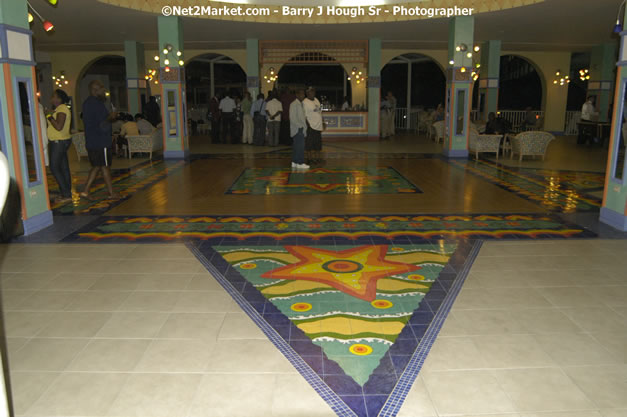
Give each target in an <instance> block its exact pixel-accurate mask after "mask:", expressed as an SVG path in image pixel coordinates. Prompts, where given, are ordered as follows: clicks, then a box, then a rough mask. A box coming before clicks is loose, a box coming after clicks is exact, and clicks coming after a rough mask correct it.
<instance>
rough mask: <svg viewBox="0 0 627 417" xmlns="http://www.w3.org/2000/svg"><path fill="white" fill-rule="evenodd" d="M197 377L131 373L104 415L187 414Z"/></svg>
mask: <svg viewBox="0 0 627 417" xmlns="http://www.w3.org/2000/svg"><path fill="white" fill-rule="evenodd" d="M200 379H201V375H199V374H191V375H190V374H131V375H130V376H129V378H128V380H127V381H126V384H125V385H124V386H123V387H122V390H121V391H120V394H119V395H118V397H117V399H115V401H114V402H113V404H112V405H111V408H110V409H109V411H108V412H107V415H108V416H111V417H178V416H187V415H188V414H187V410H188V409H189V407H190V404H191V401H192V399H193V397H194V394H195V392H196V390H197V388H198V385H199V383H200ZM247 394H249V393H247Z"/></svg>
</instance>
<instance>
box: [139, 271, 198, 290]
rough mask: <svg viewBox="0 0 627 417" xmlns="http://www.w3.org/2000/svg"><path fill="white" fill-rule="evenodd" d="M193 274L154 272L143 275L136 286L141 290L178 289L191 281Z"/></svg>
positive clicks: (183, 287) (181, 288)
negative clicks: (153, 273)
mask: <svg viewBox="0 0 627 417" xmlns="http://www.w3.org/2000/svg"><path fill="white" fill-rule="evenodd" d="M193 277H194V274H155V275H148V276H146V277H144V278H143V279H142V280H141V281H140V282H139V285H138V286H137V289H138V290H141V291H180V290H184V289H185V288H186V287H187V285H188V284H189V283H190V282H191V280H192V278H193Z"/></svg>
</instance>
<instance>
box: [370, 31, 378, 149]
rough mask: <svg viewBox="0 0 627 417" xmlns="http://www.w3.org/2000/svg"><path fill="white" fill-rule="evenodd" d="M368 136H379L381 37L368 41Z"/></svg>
mask: <svg viewBox="0 0 627 417" xmlns="http://www.w3.org/2000/svg"><path fill="white" fill-rule="evenodd" d="M367 86H368V93H367V94H368V137H369V138H379V136H380V133H381V129H380V126H379V125H380V123H381V119H380V113H381V39H378V38H372V39H370V40H369V41H368V80H367Z"/></svg>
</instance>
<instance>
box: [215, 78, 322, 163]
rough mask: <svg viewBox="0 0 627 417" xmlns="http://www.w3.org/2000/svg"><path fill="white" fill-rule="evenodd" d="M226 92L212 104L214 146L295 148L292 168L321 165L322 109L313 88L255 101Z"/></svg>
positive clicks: (286, 90) (216, 97) (262, 97)
mask: <svg viewBox="0 0 627 417" xmlns="http://www.w3.org/2000/svg"><path fill="white" fill-rule="evenodd" d="M232 96H233V94H232V93H231V92H228V91H227V92H226V93H225V94H224V95H223V96H221V95H216V96H215V97H213V98H212V99H211V102H210V103H209V114H208V118H209V119H210V120H211V136H212V140H213V142H215V143H244V144H250V145H257V146H264V145H265V146H278V145H279V144H283V145H293V161H292V167H293V168H297V169H308V168H309V165H308V164H306V163H305V162H307V163H309V164H316V163H321V162H322V154H321V152H322V131H323V130H324V129H325V125H324V123H323V120H322V107H321V105H320V101H319V100H318V99H317V98H316V90H315V89H314V88H313V87H309V88H307V89H306V90H305V89H297V90H296V91H291V90H288V89H284V90H282V91H281V92H280V93H279V92H278V91H276V90H272V91H270V92H268V95H267V96H265V95H264V94H262V93H260V94H258V95H257V97H256V99H255V100H254V101H253V100H252V97H251V95H250V93H249V92H248V91H246V92H245V93H244V95H243V97H241V98H240V97H239V96H237V95H235V98H232Z"/></svg>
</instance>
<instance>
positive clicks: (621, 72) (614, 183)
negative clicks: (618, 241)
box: [590, 10, 627, 232]
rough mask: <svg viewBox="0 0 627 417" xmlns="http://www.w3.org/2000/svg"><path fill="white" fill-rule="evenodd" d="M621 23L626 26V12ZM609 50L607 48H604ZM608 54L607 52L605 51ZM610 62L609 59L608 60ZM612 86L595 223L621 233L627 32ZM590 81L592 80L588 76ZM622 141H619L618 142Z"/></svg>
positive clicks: (626, 186) (624, 224)
mask: <svg viewBox="0 0 627 417" xmlns="http://www.w3.org/2000/svg"><path fill="white" fill-rule="evenodd" d="M623 22H627V10H626V11H625V16H624V20H623ZM608 49H610V48H608ZM607 52H608V53H609V52H610V51H609V50H608V51H607ZM608 59H612V60H614V59H615V58H613V55H612V56H611V58H608ZM617 67H618V68H617V71H616V85H615V86H614V110H613V113H612V134H611V136H610V144H609V151H608V161H607V170H606V173H605V190H604V191H603V206H602V207H601V214H600V218H599V220H600V221H601V222H603V223H606V224H608V225H610V226H612V227H614V228H616V229H618V230H621V231H623V232H625V231H627V162H626V161H627V158H626V157H625V141H627V138H625V137H622V127H623V117H624V115H625V113H627V103H626V102H625V99H626V98H627V97H626V95H625V89H626V88H627V31H623V32H621V34H620V54H619V55H618V64H617ZM590 79H592V76H590ZM621 137H622V140H621Z"/></svg>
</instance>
